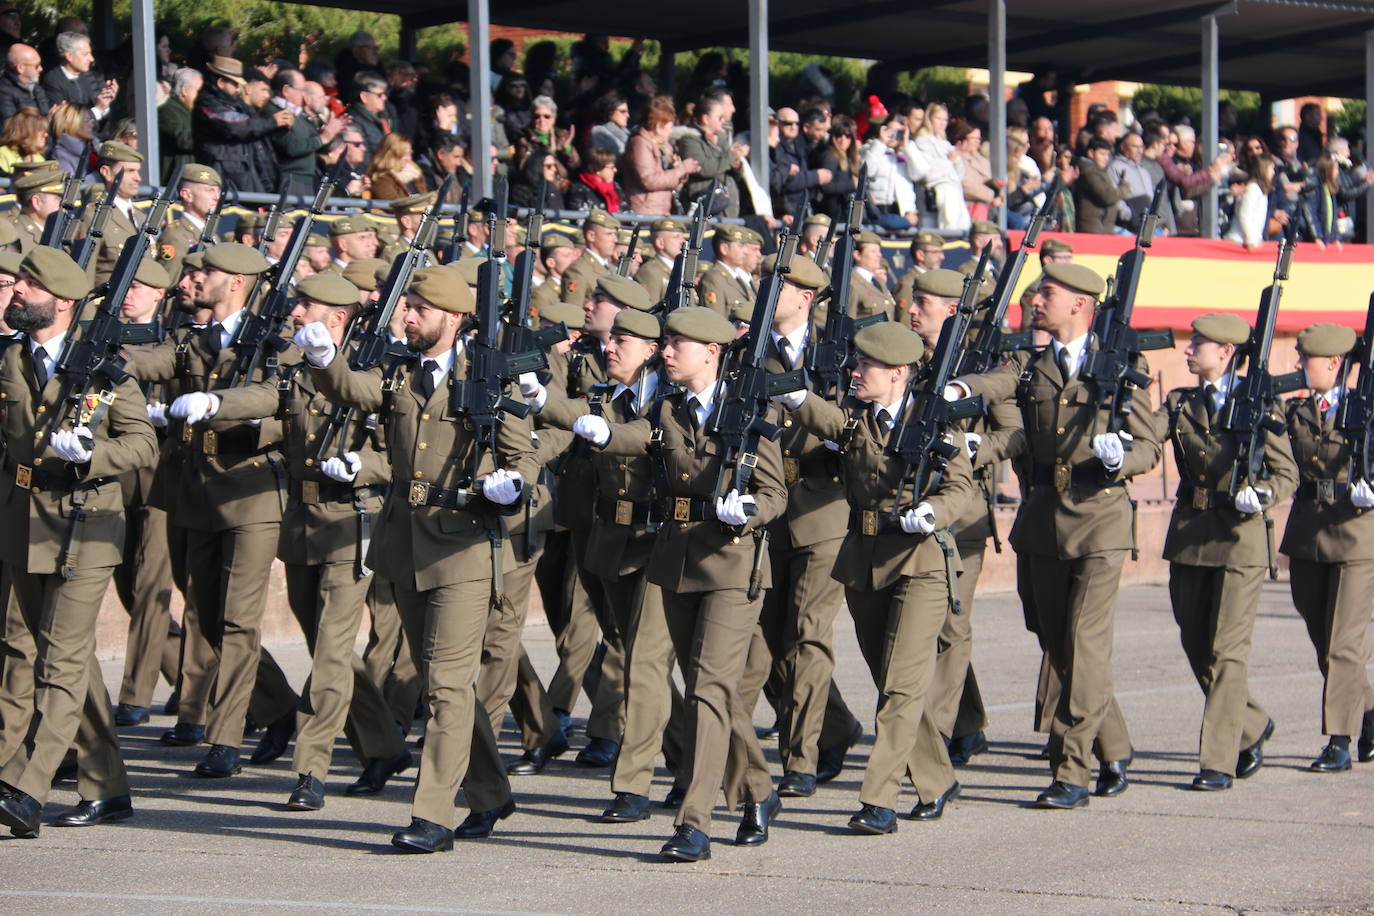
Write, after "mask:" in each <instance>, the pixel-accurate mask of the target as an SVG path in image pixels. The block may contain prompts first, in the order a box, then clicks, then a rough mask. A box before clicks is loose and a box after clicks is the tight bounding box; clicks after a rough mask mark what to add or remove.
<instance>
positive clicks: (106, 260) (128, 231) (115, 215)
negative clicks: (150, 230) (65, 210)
mask: <svg viewBox="0 0 1374 916" xmlns="http://www.w3.org/2000/svg"><path fill="white" fill-rule="evenodd" d="M100 193H101V194H104V190H103V189H102V190H101V192H100ZM98 202H99V198H97V199H96V200H95V201H92V202H91V205H90V207H88V208H87V210H86V217H85V219H83V220H82V223H81V236H82V237H84V236H85V235H86V234H87V231H88V230H89V228H90V223H91V222H92V221H93V220H94V219H95V207H96V204H97V203H98ZM137 232H138V227H137V226H136V225H134V221H133V220H131V219H130V218H129V217H127V216H125V215H124V211H122V210H120V209H119V207H117V206H112V207H110V218H109V219H107V220H106V221H105V230H104V233H103V234H102V235H101V237H100V245H99V246H98V247H97V248H96V250H95V253H94V254H93V255H92V256H91V262H90V264H88V265H87V267H86V273H88V274H90V276H91V277H93V278H94V280H95V282H96V283H104V282H105V281H106V280H108V279H110V274H111V273H113V272H114V266H115V261H118V260H119V252H120V251H121V250H122V249H123V248H124V243H125V242H126V241H128V240H129V238H130V237H131V236H133V235H135V234H136V233H137Z"/></svg>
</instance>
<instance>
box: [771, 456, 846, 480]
mask: <svg viewBox="0 0 1374 916" xmlns="http://www.w3.org/2000/svg"><path fill="white" fill-rule="evenodd" d="M782 475H783V481H784V482H785V483H786V484H787V485H788V486H791V485H792V484H794V483H796V482H797V481H798V480H801V479H802V478H804V477H811V478H814V477H838V476H839V475H840V462H839V456H838V455H837V454H830V455H823V456H820V457H811V458H783V459H782Z"/></svg>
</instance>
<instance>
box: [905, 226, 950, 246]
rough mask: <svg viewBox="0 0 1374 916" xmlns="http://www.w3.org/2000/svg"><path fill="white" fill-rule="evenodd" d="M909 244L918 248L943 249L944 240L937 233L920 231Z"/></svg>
mask: <svg viewBox="0 0 1374 916" xmlns="http://www.w3.org/2000/svg"><path fill="white" fill-rule="evenodd" d="M911 244H913V245H915V246H916V247H918V248H944V247H945V240H944V238H943V237H942V236H941V235H940V233H938V232H932V231H930V230H929V229H922V230H921V231H920V232H918V233H916V238H914V239H912V240H911Z"/></svg>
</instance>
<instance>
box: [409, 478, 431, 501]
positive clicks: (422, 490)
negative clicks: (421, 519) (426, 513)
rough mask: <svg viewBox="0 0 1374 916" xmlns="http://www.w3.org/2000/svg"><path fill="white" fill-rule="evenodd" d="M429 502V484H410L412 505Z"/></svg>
mask: <svg viewBox="0 0 1374 916" xmlns="http://www.w3.org/2000/svg"><path fill="white" fill-rule="evenodd" d="M427 502H429V484H427V483H412V484H411V485H410V504H411V506H414V507H419V506H423V505H424V504H425V503H427Z"/></svg>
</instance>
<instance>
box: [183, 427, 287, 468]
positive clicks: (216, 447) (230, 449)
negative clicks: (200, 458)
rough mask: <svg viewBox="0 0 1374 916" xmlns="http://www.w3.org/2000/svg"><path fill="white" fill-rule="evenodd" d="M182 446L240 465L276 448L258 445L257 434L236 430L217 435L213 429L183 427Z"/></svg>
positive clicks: (227, 462)
mask: <svg viewBox="0 0 1374 916" xmlns="http://www.w3.org/2000/svg"><path fill="white" fill-rule="evenodd" d="M181 444H182V445H184V446H186V447H187V448H188V449H191V450H192V451H196V452H200V453H201V454H204V455H209V456H211V457H212V458H219V459H220V461H222V462H223V463H225V464H238V463H239V462H240V461H246V460H248V459H249V458H255V457H257V456H259V455H265V454H267V453H268V452H270V451H272V449H273V448H275V446H270V445H269V446H262V447H260V446H259V445H258V437H257V434H256V433H249V432H245V431H243V430H235V431H230V432H227V433H217V432H215V431H214V430H213V429H204V428H199V429H198V428H195V427H191V426H184V425H183V426H182V427H181Z"/></svg>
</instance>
